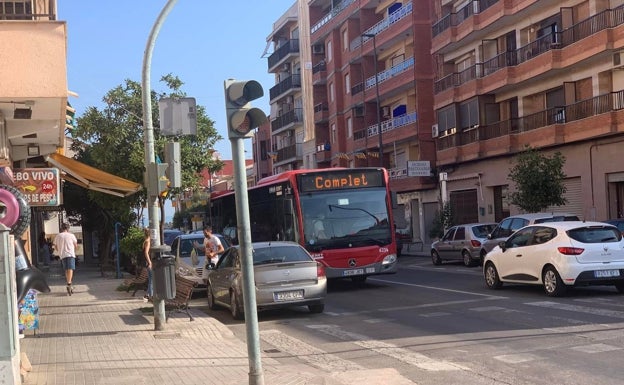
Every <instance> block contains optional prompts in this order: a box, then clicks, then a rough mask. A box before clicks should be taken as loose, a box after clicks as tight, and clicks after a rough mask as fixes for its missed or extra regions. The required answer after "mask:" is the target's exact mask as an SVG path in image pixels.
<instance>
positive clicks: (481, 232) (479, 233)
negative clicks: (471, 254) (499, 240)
mask: <svg viewBox="0 0 624 385" xmlns="http://www.w3.org/2000/svg"><path fill="white" fill-rule="evenodd" d="M495 227H496V225H479V226H473V227H472V233H473V234H474V236H475V237H477V238H487V236H488V234H490V233H491V232H492V231H494V228H495Z"/></svg>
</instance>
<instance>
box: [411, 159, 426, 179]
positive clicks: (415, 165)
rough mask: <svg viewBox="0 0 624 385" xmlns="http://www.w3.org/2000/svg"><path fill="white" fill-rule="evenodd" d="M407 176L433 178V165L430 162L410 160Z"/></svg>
mask: <svg viewBox="0 0 624 385" xmlns="http://www.w3.org/2000/svg"><path fill="white" fill-rule="evenodd" d="M407 176H431V164H430V163H429V161H428V160H408V161H407Z"/></svg>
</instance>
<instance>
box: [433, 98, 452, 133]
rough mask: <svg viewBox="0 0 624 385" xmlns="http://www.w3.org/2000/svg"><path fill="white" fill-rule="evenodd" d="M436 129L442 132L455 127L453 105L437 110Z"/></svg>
mask: <svg viewBox="0 0 624 385" xmlns="http://www.w3.org/2000/svg"><path fill="white" fill-rule="evenodd" d="M437 115H438V129H439V130H440V132H444V131H446V130H448V129H450V128H455V127H456V118H455V105H454V104H452V105H450V106H447V107H444V108H441V109H439V110H438V114H437Z"/></svg>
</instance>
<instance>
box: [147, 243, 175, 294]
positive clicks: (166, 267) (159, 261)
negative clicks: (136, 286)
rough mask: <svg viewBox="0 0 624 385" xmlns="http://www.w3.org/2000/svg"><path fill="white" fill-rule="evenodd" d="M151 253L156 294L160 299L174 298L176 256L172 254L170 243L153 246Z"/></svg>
mask: <svg viewBox="0 0 624 385" xmlns="http://www.w3.org/2000/svg"><path fill="white" fill-rule="evenodd" d="M150 255H151V259H152V270H153V273H154V282H153V285H154V295H155V296H156V297H157V298H160V299H174V298H175V296H176V289H175V256H174V255H172V254H171V247H169V246H168V245H160V246H156V247H152V248H150Z"/></svg>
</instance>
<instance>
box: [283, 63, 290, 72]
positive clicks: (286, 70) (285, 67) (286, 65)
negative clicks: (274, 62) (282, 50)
mask: <svg viewBox="0 0 624 385" xmlns="http://www.w3.org/2000/svg"><path fill="white" fill-rule="evenodd" d="M282 71H284V72H288V71H290V64H289V63H284V64H282Z"/></svg>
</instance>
